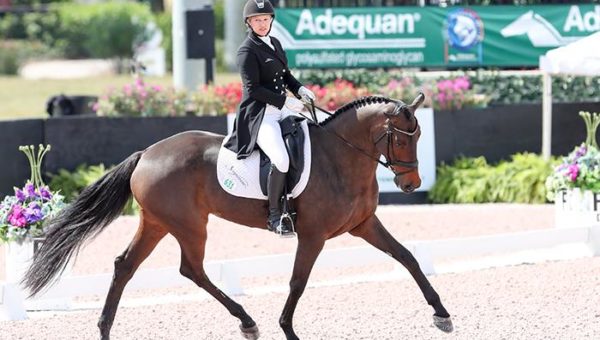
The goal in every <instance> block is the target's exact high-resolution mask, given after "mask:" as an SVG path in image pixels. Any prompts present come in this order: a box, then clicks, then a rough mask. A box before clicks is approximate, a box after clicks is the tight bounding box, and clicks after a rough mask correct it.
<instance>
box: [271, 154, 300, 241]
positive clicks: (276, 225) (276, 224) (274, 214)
mask: <svg viewBox="0 0 600 340" xmlns="http://www.w3.org/2000/svg"><path fill="white" fill-rule="evenodd" d="M285 176H286V174H285V173H283V172H281V171H279V170H277V168H276V167H275V166H271V172H270V173H269V178H268V179H267V195H268V197H269V217H268V220H267V227H268V228H269V230H270V231H273V232H275V233H276V234H279V235H281V236H284V237H293V236H294V235H295V233H294V228H293V226H292V222H291V220H290V218H289V217H287V218H281V214H282V211H281V208H282V196H283V189H284V186H285Z"/></svg>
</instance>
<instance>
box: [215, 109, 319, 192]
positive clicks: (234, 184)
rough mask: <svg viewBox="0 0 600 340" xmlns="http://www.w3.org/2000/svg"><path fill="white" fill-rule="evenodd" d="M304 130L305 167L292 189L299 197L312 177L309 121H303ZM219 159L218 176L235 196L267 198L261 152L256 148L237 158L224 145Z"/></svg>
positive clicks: (223, 186)
mask: <svg viewBox="0 0 600 340" xmlns="http://www.w3.org/2000/svg"><path fill="white" fill-rule="evenodd" d="M301 126H302V130H304V169H303V170H302V174H301V175H300V180H299V181H298V184H296V186H295V187H294V189H292V192H291V195H292V197H294V198H295V197H298V196H299V195H300V194H301V193H302V191H304V189H305V188H306V184H307V183H308V178H309V177H310V164H311V157H310V156H311V150H310V135H309V133H308V123H307V121H306V120H304V121H302V123H301ZM229 137H230V136H229V135H228V136H227V137H225V139H224V140H223V145H224V144H225V143H226V142H227V141H228V140H229ZM223 145H221V150H220V151H219V157H218V160H217V178H218V180H219V184H220V185H221V188H223V190H225V191H226V192H228V193H230V194H232V195H233V196H238V197H245V198H255V199H261V200H266V199H267V196H265V195H264V194H263V193H262V190H261V189H260V182H259V171H260V169H259V167H260V153H259V151H258V150H254V152H252V154H251V155H250V157H247V158H245V159H237V155H236V153H235V152H233V151H231V150H229V149H227V148H225V147H223Z"/></svg>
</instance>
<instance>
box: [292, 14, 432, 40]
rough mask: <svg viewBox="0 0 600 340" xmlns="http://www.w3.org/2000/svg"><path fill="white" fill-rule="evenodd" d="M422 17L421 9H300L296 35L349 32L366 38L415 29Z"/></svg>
mask: <svg viewBox="0 0 600 340" xmlns="http://www.w3.org/2000/svg"><path fill="white" fill-rule="evenodd" d="M420 20H421V14H419V13H401V14H393V13H387V14H353V15H348V16H346V15H343V14H336V15H334V14H333V10H332V9H326V10H325V13H324V14H319V15H315V16H313V13H312V12H311V11H310V10H308V9H305V10H303V11H302V12H301V13H300V19H299V20H298V25H297V26H296V30H295V33H296V35H302V34H306V33H308V34H310V35H313V36H331V35H334V36H336V35H338V36H339V35H350V36H354V37H356V38H358V39H365V38H367V36H369V35H381V34H384V35H398V34H411V33H414V32H415V25H416V23H417V22H419V21H420Z"/></svg>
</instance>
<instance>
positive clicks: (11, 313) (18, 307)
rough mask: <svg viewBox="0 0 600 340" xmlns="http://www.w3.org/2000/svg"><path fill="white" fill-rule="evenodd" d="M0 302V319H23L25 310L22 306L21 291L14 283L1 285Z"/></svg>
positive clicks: (25, 315) (25, 317)
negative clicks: (0, 297)
mask: <svg viewBox="0 0 600 340" xmlns="http://www.w3.org/2000/svg"><path fill="white" fill-rule="evenodd" d="M1 287H2V302H1V304H0V305H1V306H0V320H25V319H27V312H26V311H25V307H24V306H23V293H22V292H21V290H20V289H19V287H17V286H16V285H15V284H14V283H8V282H7V283H5V284H3V285H2V286H1Z"/></svg>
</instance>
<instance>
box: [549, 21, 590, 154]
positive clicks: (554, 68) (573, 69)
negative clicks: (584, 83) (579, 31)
mask: <svg viewBox="0 0 600 340" xmlns="http://www.w3.org/2000/svg"><path fill="white" fill-rule="evenodd" d="M599 46H600V32H596V33H594V34H591V35H589V36H587V37H585V38H582V39H579V40H577V41H575V42H573V43H571V44H568V45H565V46H562V47H559V48H555V49H553V50H550V51H548V52H546V54H545V55H543V56H541V57H540V70H541V71H542V72H543V77H544V80H543V84H544V85H543V98H542V155H543V156H544V157H545V158H549V157H550V145H551V141H552V78H551V77H552V75H557V74H570V75H580V76H600V48H599ZM572 95H573V96H577V93H573V94H572Z"/></svg>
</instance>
